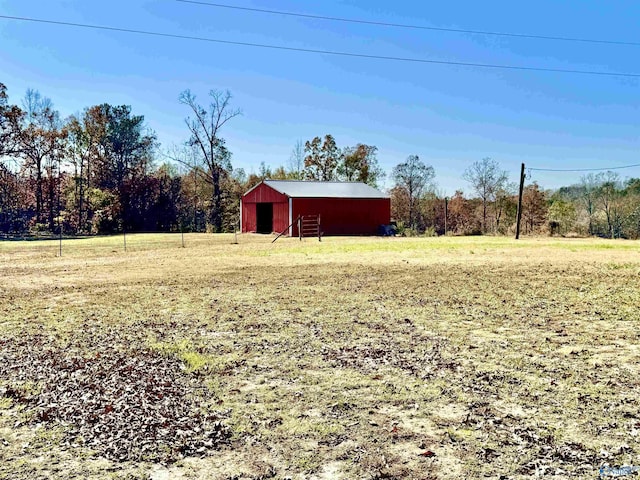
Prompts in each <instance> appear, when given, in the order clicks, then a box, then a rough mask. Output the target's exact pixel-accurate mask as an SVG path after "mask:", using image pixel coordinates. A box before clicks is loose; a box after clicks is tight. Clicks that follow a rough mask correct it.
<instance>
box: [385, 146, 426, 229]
mask: <svg viewBox="0 0 640 480" xmlns="http://www.w3.org/2000/svg"><path fill="white" fill-rule="evenodd" d="M435 176H436V173H435V170H434V169H433V167H432V166H431V165H426V164H425V163H424V162H423V161H422V160H420V157H418V156H417V155H409V156H408V157H407V160H406V161H404V162H403V163H400V164H398V165H396V166H395V167H394V168H393V172H392V177H393V179H394V181H395V188H402V189H404V190H405V191H406V196H405V198H406V199H407V210H408V212H407V214H408V216H407V218H406V221H407V224H408V225H409V226H411V227H412V228H416V227H417V213H418V209H417V208H416V207H417V203H418V200H419V199H420V198H421V197H422V195H423V194H424V193H425V192H426V191H427V190H428V189H430V188H432V187H433V179H434V178H435Z"/></svg>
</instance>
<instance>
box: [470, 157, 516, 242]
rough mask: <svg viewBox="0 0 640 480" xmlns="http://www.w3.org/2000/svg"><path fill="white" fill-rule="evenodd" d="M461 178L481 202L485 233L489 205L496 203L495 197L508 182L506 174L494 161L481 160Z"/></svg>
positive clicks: (483, 231)
mask: <svg viewBox="0 0 640 480" xmlns="http://www.w3.org/2000/svg"><path fill="white" fill-rule="evenodd" d="M462 178H464V179H465V180H466V181H467V182H469V183H470V184H471V187H472V188H473V190H474V192H475V193H476V195H477V196H478V197H479V198H480V200H481V201H482V233H486V232H487V231H488V227H487V213H488V210H489V205H490V204H491V203H493V202H495V201H496V195H498V194H499V192H500V191H501V190H502V189H504V188H505V186H506V184H507V180H508V176H507V172H506V171H504V170H501V169H500V165H499V164H498V162H496V161H495V160H492V159H491V158H483V159H482V160H480V161H477V162H474V163H473V164H472V165H471V166H470V167H468V168H467V169H466V170H465V171H464V174H463V175H462Z"/></svg>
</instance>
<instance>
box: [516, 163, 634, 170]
mask: <svg viewBox="0 0 640 480" xmlns="http://www.w3.org/2000/svg"><path fill="white" fill-rule="evenodd" d="M633 167H640V163H635V164H633V165H623V166H621V167H608V168H529V167H527V170H531V171H535V172H605V171H608V170H622V169H623V168H633Z"/></svg>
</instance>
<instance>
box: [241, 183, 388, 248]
mask: <svg viewBox="0 0 640 480" xmlns="http://www.w3.org/2000/svg"><path fill="white" fill-rule="evenodd" d="M240 209H241V212H242V219H241V225H240V227H241V228H240V230H241V231H242V232H243V233H245V232H257V233H272V232H278V233H280V232H282V231H285V230H286V229H287V228H288V227H289V226H290V225H292V224H295V223H296V219H297V218H298V217H299V216H319V217H320V224H321V227H320V229H321V231H322V232H323V234H324V235H375V234H376V233H377V232H378V227H379V226H380V225H387V224H389V222H390V220H391V200H390V199H389V197H388V196H387V195H385V194H384V193H382V192H380V191H379V190H376V189H375V188H373V187H370V186H369V185H366V184H364V183H360V182H306V181H294V180H264V181H262V182H260V183H259V184H258V185H256V186H255V187H253V188H252V189H251V190H249V191H248V192H247V193H245V194H244V195H243V196H242V200H241V206H240ZM287 233H288V234H289V235H291V236H297V235H298V226H297V224H295V225H293V226H291V227H290V228H289V231H288V232H287Z"/></svg>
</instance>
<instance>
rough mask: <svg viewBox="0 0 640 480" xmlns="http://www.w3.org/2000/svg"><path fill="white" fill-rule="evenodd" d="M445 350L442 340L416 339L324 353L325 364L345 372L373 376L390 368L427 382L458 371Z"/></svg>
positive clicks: (389, 340) (418, 337) (347, 347)
mask: <svg viewBox="0 0 640 480" xmlns="http://www.w3.org/2000/svg"><path fill="white" fill-rule="evenodd" d="M445 346H446V345H445V340H443V339H438V338H431V337H425V336H420V335H416V336H415V337H413V338H411V339H410V341H408V342H404V343H402V344H401V343H400V342H399V341H397V340H394V339H391V338H389V339H388V341H387V342H385V344H384V345H380V344H376V343H371V344H367V345H355V346H350V345H349V346H343V347H341V348H339V349H329V348H325V349H323V352H322V353H323V359H324V360H325V361H327V362H330V363H331V364H332V365H335V366H339V367H342V368H355V369H358V370H360V371H361V372H363V373H372V372H375V371H377V370H378V369H379V368H381V367H385V366H389V367H394V368H398V369H400V370H404V371H406V372H408V373H410V374H411V375H414V376H417V377H419V378H421V379H423V380H426V379H429V378H433V377H435V376H436V375H443V374H445V373H444V372H448V371H452V370H456V368H457V367H458V364H457V362H456V361H455V359H454V358H452V357H449V356H447V355H446V354H445V353H444V352H445Z"/></svg>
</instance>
